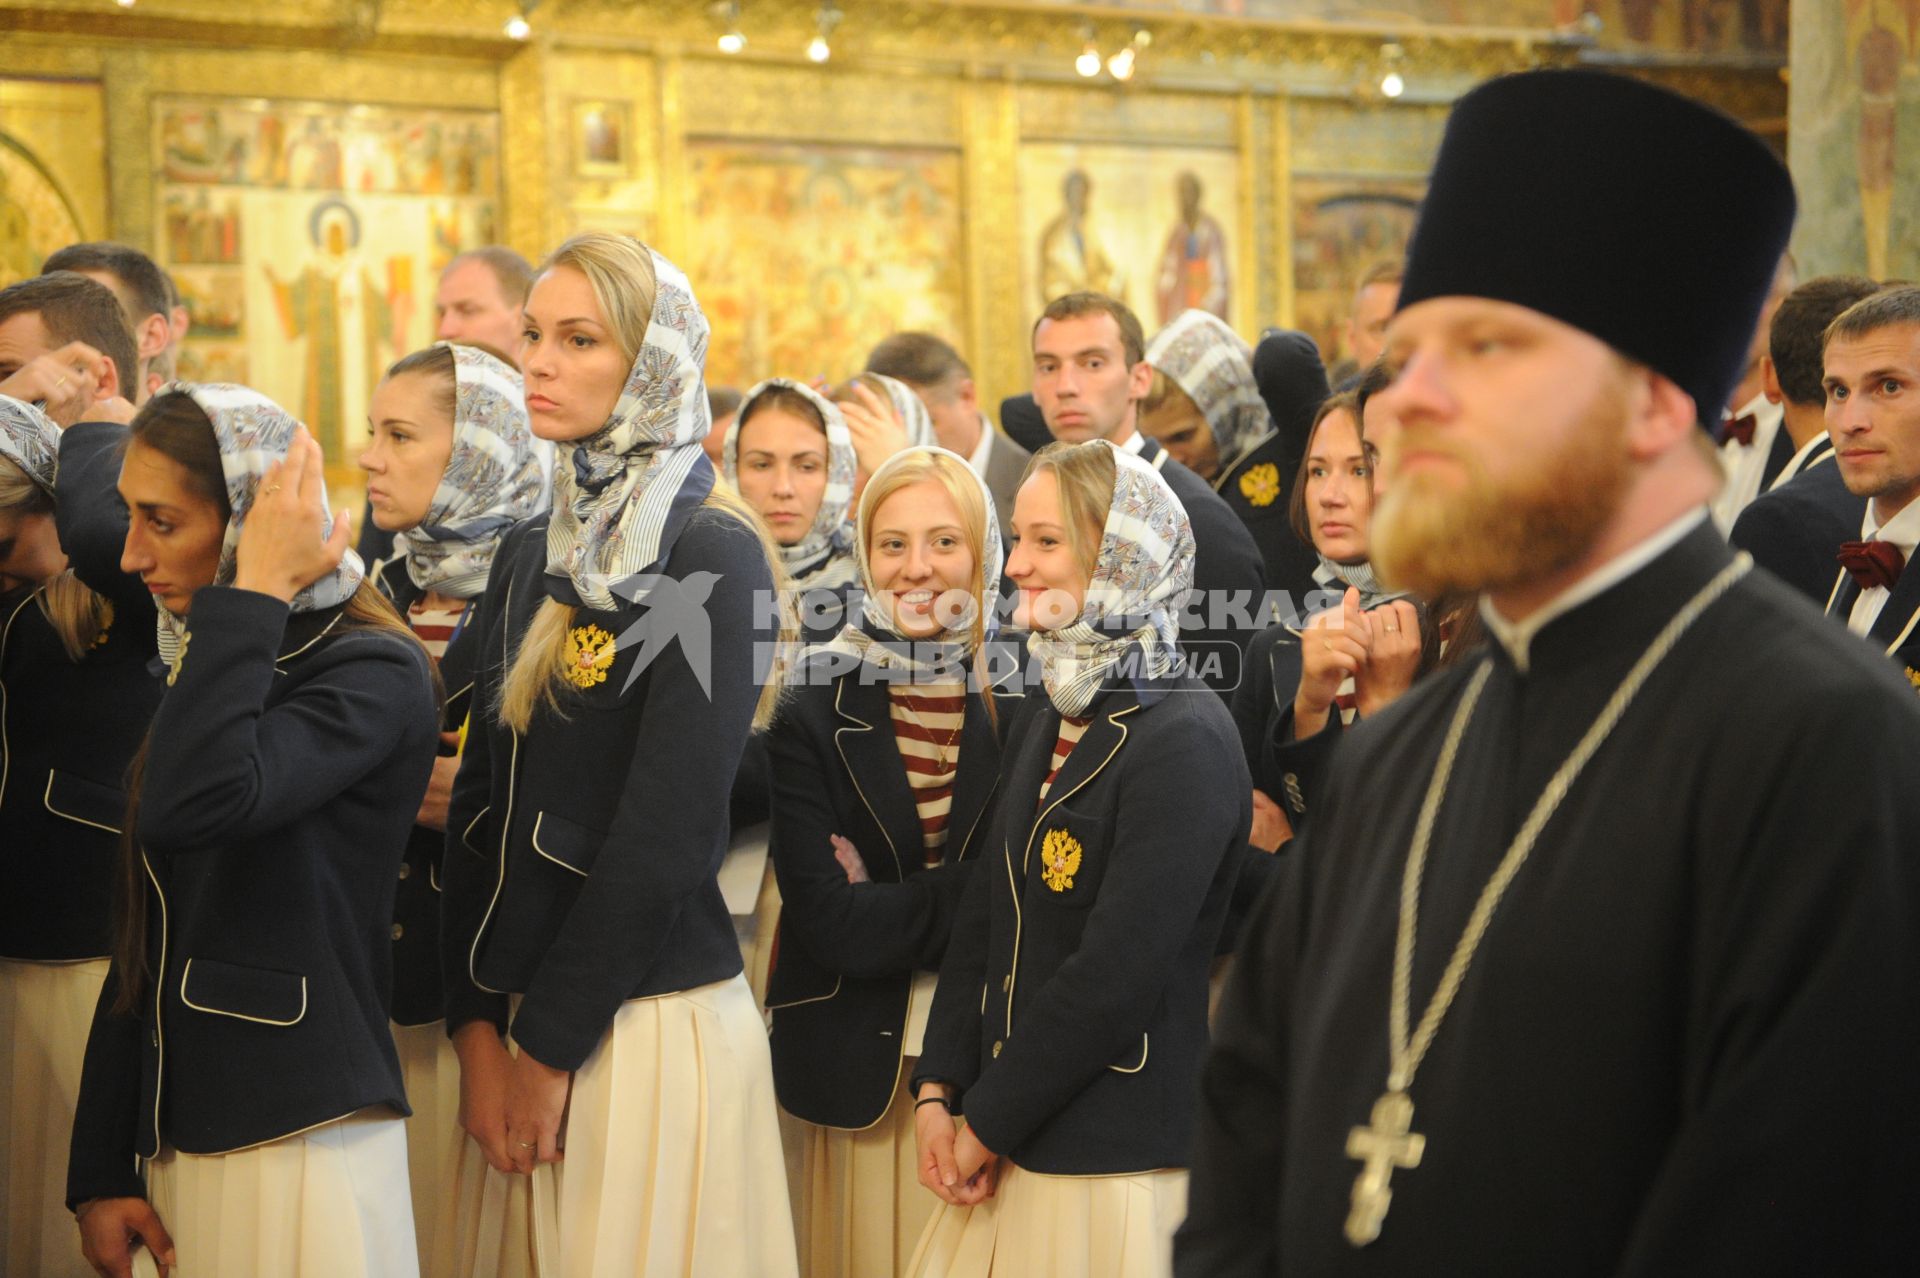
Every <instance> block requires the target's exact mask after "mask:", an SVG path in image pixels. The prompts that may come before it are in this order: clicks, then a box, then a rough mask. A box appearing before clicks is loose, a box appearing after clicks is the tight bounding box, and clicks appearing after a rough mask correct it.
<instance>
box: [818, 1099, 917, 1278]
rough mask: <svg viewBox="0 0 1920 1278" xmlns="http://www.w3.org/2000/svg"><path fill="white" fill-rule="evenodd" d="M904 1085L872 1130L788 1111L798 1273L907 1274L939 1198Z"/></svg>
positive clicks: (831, 1277)
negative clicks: (822, 1122) (825, 1123)
mask: <svg viewBox="0 0 1920 1278" xmlns="http://www.w3.org/2000/svg"><path fill="white" fill-rule="evenodd" d="M912 1075H913V1062H912V1061H908V1062H906V1066H905V1068H903V1069H902V1070H901V1071H900V1085H899V1089H898V1090H897V1091H896V1092H895V1093H894V1097H893V1103H892V1104H891V1105H889V1106H888V1107H887V1112H886V1114H885V1115H884V1116H883V1117H882V1118H881V1119H880V1121H879V1122H878V1123H875V1124H874V1125H873V1126H872V1127H868V1128H865V1129H863V1130H861V1131H846V1130H844V1129H842V1128H838V1127H817V1126H815V1125H814V1124H812V1123H808V1122H802V1121H801V1120H800V1119H798V1118H795V1117H793V1116H792V1115H791V1114H788V1113H786V1112H785V1111H782V1112H781V1115H780V1126H781V1134H782V1135H783V1136H784V1137H785V1139H786V1145H787V1184H788V1186H789V1188H790V1189H791V1190H792V1193H793V1221H794V1233H795V1235H796V1237H797V1238H798V1241H799V1245H800V1271H801V1272H802V1273H804V1274H805V1275H807V1278H890V1276H891V1275H894V1274H903V1273H905V1272H906V1271H907V1262H908V1261H909V1260H911V1259H912V1258H913V1249H914V1246H915V1245H916V1244H917V1243H918V1242H919V1241H920V1235H921V1234H922V1233H923V1232H924V1231H925V1230H926V1226H927V1221H928V1220H929V1219H930V1218H931V1217H932V1215H933V1209H934V1208H935V1207H938V1206H939V1205H940V1200H939V1199H938V1198H936V1197H934V1195H933V1191H932V1190H929V1189H927V1188H926V1187H925V1186H923V1185H922V1184H921V1183H920V1177H919V1169H918V1167H917V1165H916V1159H917V1156H918V1151H917V1149H916V1148H915V1140H914V1130H913V1097H912V1095H911V1094H910V1093H909V1091H908V1086H907V1080H908V1079H909V1078H911V1077H912Z"/></svg>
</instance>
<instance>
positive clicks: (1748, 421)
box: [1720, 413, 1759, 447]
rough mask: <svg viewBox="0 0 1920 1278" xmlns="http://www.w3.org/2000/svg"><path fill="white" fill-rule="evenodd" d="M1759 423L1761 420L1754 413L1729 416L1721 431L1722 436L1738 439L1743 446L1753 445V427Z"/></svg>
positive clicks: (1723, 437)
mask: <svg viewBox="0 0 1920 1278" xmlns="http://www.w3.org/2000/svg"><path fill="white" fill-rule="evenodd" d="M1757 425H1759V421H1758V419H1757V418H1755V417H1754V415H1753V414H1752V413H1747V414H1744V415H1743V416H1740V417H1729V418H1727V420H1726V422H1725V423H1724V429H1723V430H1722V431H1721V432H1720V438H1722V439H1731V440H1736V441H1738V442H1739V444H1740V445H1741V446H1742V447H1751V446H1752V444H1753V428H1754V427H1755V426H1757Z"/></svg>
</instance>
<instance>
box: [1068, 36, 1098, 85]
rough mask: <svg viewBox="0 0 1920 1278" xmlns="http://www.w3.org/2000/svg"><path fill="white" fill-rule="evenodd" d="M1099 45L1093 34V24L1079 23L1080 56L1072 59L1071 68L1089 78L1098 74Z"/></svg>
mask: <svg viewBox="0 0 1920 1278" xmlns="http://www.w3.org/2000/svg"><path fill="white" fill-rule="evenodd" d="M1101 65H1102V63H1101V60H1100V45H1099V42H1098V40H1097V39H1096V38H1095V36H1094V32H1093V24H1092V23H1091V22H1083V23H1081V24H1080V56H1079V57H1077V58H1075V59H1074V60H1073V69H1074V70H1075V71H1078V72H1079V73H1080V74H1081V75H1083V76H1085V77H1086V78H1087V79H1089V80H1091V79H1092V78H1093V77H1094V76H1096V75H1099V74H1100V67H1101Z"/></svg>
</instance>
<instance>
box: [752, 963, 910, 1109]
mask: <svg viewBox="0 0 1920 1278" xmlns="http://www.w3.org/2000/svg"><path fill="white" fill-rule="evenodd" d="M846 979H847V978H846V976H845V974H843V973H838V972H836V973H835V974H834V977H833V988H832V989H831V990H828V991H827V992H826V993H825V994H816V995H814V996H813V997H812V998H796V999H794V1000H793V1001H792V1002H790V1003H769V1004H767V1010H768V1011H769V1012H771V1011H774V1010H776V1009H778V1008H782V1007H804V1006H805V1005H806V1004H808V1003H824V1002H826V1001H827V1000H828V999H830V998H835V997H837V996H838V995H839V993H840V984H841V982H843V981H845V980H846ZM894 1081H895V1082H896V1083H897V1082H899V1081H900V1080H899V1070H898V1069H897V1068H896V1069H895V1071H894ZM881 1117H883V1118H884V1117H885V1115H884V1114H882V1115H881ZM868 1126H869V1127H870V1126H872V1124H871V1123H869V1124H868ZM846 1130H848V1131H865V1130H866V1128H865V1127H853V1128H848V1129H846Z"/></svg>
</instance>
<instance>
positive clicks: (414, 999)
mask: <svg viewBox="0 0 1920 1278" xmlns="http://www.w3.org/2000/svg"><path fill="white" fill-rule="evenodd" d="M367 580H369V581H371V582H372V583H373V584H374V585H375V586H377V587H378V588H379V590H380V593H381V594H383V595H385V596H386V597H387V599H388V600H389V601H390V602H391V603H392V604H393V606H394V609H395V610H396V611H397V612H399V614H400V616H401V618H402V620H405V619H406V617H407V610H408V609H410V608H412V607H413V605H414V604H415V603H416V602H417V601H418V600H419V599H420V598H421V597H422V596H424V595H425V594H426V591H424V590H422V589H420V587H418V586H416V585H414V584H413V578H412V577H410V576H408V575H407V566H406V563H405V561H403V560H400V559H383V560H381V561H380V562H379V563H377V564H375V565H374V566H373V568H372V569H371V570H370V571H369V572H368V574H367ZM482 611H483V602H482V600H481V599H479V598H474V599H469V600H468V601H467V607H466V611H465V612H463V613H461V614H460V621H459V623H458V627H457V629H456V630H455V631H454V635H453V638H452V639H451V640H449V641H448V643H447V651H446V655H445V656H443V657H441V658H440V680H441V682H442V684H443V685H444V686H445V689H446V700H445V703H444V704H445V708H444V710H443V711H442V713H441V715H440V730H441V731H442V732H458V731H459V730H460V725H461V724H462V723H464V722H465V721H466V718H467V713H468V711H469V710H471V709H472V706H473V681H474V667H475V665H476V664H477V663H478V661H479V657H480V635H481V633H482V632H483V631H484V630H485V629H486V627H485V626H484V625H483V624H482V623H481V620H480V618H481V613H482ZM446 846H447V835H446V832H445V831H444V830H434V829H429V828H428V827H427V826H424V825H415V826H414V827H413V833H412V834H411V835H409V836H408V838H407V855H406V859H405V860H403V861H402V862H401V863H400V884H399V888H398V895H396V896H395V898H394V902H393V1007H392V1015H393V1021H394V1024H396V1025H431V1024H432V1023H433V1022H435V1021H437V1020H439V1019H440V1018H441V1017H442V1016H444V1015H446V1006H445V999H444V997H443V995H442V993H441V988H440V857H441V854H442V853H443V852H444V851H445V849H446Z"/></svg>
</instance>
